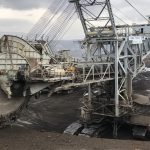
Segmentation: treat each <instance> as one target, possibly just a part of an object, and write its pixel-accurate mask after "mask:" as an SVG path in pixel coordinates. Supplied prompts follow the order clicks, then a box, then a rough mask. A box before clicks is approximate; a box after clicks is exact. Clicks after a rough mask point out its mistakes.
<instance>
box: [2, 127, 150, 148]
mask: <svg viewBox="0 0 150 150" xmlns="http://www.w3.org/2000/svg"><path fill="white" fill-rule="evenodd" d="M149 147H150V142H143V141H131V140H130V141H129V140H126V141H125V140H110V139H100V138H99V139H98V138H86V137H76V136H70V135H64V134H58V133H52V132H39V131H35V130H30V129H27V128H21V127H14V126H12V127H11V128H6V129H3V130H1V131H0V150H149V149H150V148H149Z"/></svg>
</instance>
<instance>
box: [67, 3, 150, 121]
mask: <svg viewBox="0 0 150 150" xmlns="http://www.w3.org/2000/svg"><path fill="white" fill-rule="evenodd" d="M70 2H73V3H74V4H75V6H76V9H77V12H78V15H79V17H80V20H81V23H82V26H83V29H84V33H85V40H84V42H83V47H84V49H85V50H86V61H88V62H93V63H97V62H101V63H105V64H107V63H108V64H109V63H111V67H112V68H113V70H114V73H113V74H111V78H113V79H114V82H109V84H112V86H113V87H114V95H113V96H110V97H109V98H107V97H105V98H103V97H101V95H97V96H94V94H93V91H92V88H91V86H92V85H89V90H88V95H89V96H88V98H85V99H84V100H83V107H82V112H84V113H81V114H82V115H83V116H84V115H85V116H88V115H87V114H92V115H93V114H96V115H100V116H112V117H117V118H118V117H121V116H124V115H126V114H129V113H130V112H131V111H132V109H133V107H132V106H133V101H132V79H133V78H134V77H135V76H136V75H137V74H138V73H139V72H140V71H142V69H143V68H144V63H143V59H144V58H145V57H146V55H148V54H149V52H150V39H149V38H147V37H145V36H144V35H140V36H138V35H132V31H133V29H132V27H128V26H116V25H115V20H114V17H113V12H112V8H111V4H110V0H84V1H83V0H70ZM98 11H99V13H98ZM99 67H100V65H99ZM93 68H94V67H93V66H92V67H91V69H90V70H89V72H92V71H93V70H94V69H93ZM106 68H107V67H106ZM83 74H84V73H83ZM87 75H88V74H87ZM105 77H106V76H105ZM107 78H109V76H107V77H106V78H105V79H107ZM84 79H86V76H85V78H84ZM106 84H107V83H106ZM110 86H111V85H110ZM101 88H103V87H101ZM105 93H107V92H106V90H105ZM106 95H107V94H106ZM95 97H96V98H95ZM108 99H109V100H108ZM95 106H96V107H95ZM83 110H86V111H83ZM85 116H84V117H85ZM84 117H82V118H84ZM88 118H89V117H88Z"/></svg>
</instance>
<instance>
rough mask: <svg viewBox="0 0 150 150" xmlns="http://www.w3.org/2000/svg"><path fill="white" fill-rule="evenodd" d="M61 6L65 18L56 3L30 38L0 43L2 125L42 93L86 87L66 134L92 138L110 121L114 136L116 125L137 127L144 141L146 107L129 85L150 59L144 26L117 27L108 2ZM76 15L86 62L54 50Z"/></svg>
mask: <svg viewBox="0 0 150 150" xmlns="http://www.w3.org/2000/svg"><path fill="white" fill-rule="evenodd" d="M64 2H65V0H63V1H62V2H60V1H59V7H62V10H63V12H64V13H62V15H60V14H59V12H58V11H59V7H57V5H58V4H57V3H55V6H54V7H53V9H54V8H55V9H54V11H55V13H54V14H53V15H52V14H50V12H49V10H47V12H46V13H45V14H44V17H43V18H44V19H43V18H41V19H40V21H39V22H38V23H37V24H36V26H35V27H34V28H33V29H32V30H31V31H30V33H29V34H28V35H29V36H30V37H31V38H29V39H27V40H24V39H23V38H19V37H16V36H11V35H5V36H3V37H2V38H1V40H0V53H1V55H0V83H1V84H0V86H1V89H2V90H1V94H2V95H4V93H5V94H6V95H7V96H6V95H5V97H7V98H5V99H6V100H4V99H0V107H1V106H3V104H5V103H7V107H5V108H2V109H1V110H2V112H1V111H0V114H1V118H0V123H1V125H3V124H4V123H6V122H11V120H15V119H16V117H17V115H18V114H19V113H20V111H21V110H22V109H23V108H24V107H25V106H26V105H27V103H28V101H29V99H30V97H31V96H33V95H35V96H36V97H38V95H39V93H40V92H41V91H42V90H43V89H45V88H48V89H49V96H50V95H51V94H52V93H54V92H57V91H60V90H68V89H70V88H72V87H81V86H87V87H88V88H87V93H86V94H84V96H83V100H82V107H81V121H80V123H75V124H72V125H71V127H68V128H67V129H66V130H65V133H70V132H72V131H70V130H72V128H74V129H73V132H72V134H74V133H76V132H77V130H80V131H81V133H80V134H84V133H85V134H86V133H89V132H90V134H93V133H94V132H95V131H96V130H99V131H100V129H101V128H103V126H104V125H105V122H106V120H107V121H108V120H109V122H111V124H112V125H113V135H114V136H117V132H118V128H119V126H120V122H121V123H127V124H131V125H133V126H135V127H136V128H134V129H135V130H134V134H135V135H137V136H145V134H146V132H147V130H148V126H149V124H150V121H149V120H150V117H149V116H150V115H149V112H148V111H147V109H148V108H149V106H147V107H148V108H147V109H145V104H143V103H141V102H139V99H140V98H141V96H140V95H134V93H133V91H132V80H133V79H134V78H135V77H136V76H137V75H138V74H139V73H140V72H141V71H142V70H143V69H144V68H145V64H144V61H143V60H144V59H145V58H146V56H148V55H149V54H150V36H149V34H148V33H146V34H145V33H144V32H143V29H142V28H143V25H135V26H129V25H120V26H119V25H116V24H115V19H114V13H113V12H112V5H111V3H110V0H69V2H70V4H69V3H67V4H66V5H63V4H64ZM56 8H57V9H56ZM73 8H75V9H73ZM75 12H77V14H78V16H79V19H80V21H81V24H82V27H83V30H84V34H85V39H84V41H83V42H82V43H83V44H82V47H83V48H84V50H85V52H86V55H85V61H75V59H73V58H72V57H70V56H69V55H68V51H67V50H62V51H60V52H59V54H58V55H55V54H54V53H53V50H52V49H53V48H54V47H55V45H56V41H57V40H58V39H59V38H61V36H62V35H63V34H64V32H66V27H67V26H66V23H67V22H68V21H69V20H70V18H72V17H73V15H74V14H75ZM58 14H59V15H58ZM55 16H56V17H57V18H55ZM45 18H48V19H47V20H45ZM54 18H55V19H54ZM53 19H54V20H53ZM57 21H58V22H57ZM55 27H56V28H55ZM63 29H65V30H63ZM33 33H36V36H34V37H33ZM46 33H47V34H46ZM45 34H46V35H45ZM49 34H51V36H50V37H48V36H47V35H49ZM16 97H17V98H18V97H19V98H18V101H16V100H17V99H16ZM21 97H23V99H22V100H20V99H21ZM10 98H11V101H9V100H10ZM137 101H138V102H137ZM139 108H140V111H141V113H140V115H139V111H138V110H139ZM12 109H13V110H12ZM141 118H145V119H144V121H143V120H142V121H141ZM8 120H9V121H8ZM95 123H96V127H94V129H93V124H95ZM81 129H82V130H81ZM91 130H92V131H91ZM137 130H140V131H141V134H139V132H137Z"/></svg>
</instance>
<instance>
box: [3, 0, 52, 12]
mask: <svg viewBox="0 0 150 150" xmlns="http://www.w3.org/2000/svg"><path fill="white" fill-rule="evenodd" d="M50 3H51V0H0V6H1V7H5V8H11V9H16V10H29V9H36V8H46V7H48V6H49V4H50Z"/></svg>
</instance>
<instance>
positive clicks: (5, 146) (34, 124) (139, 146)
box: [0, 73, 150, 150]
mask: <svg viewBox="0 0 150 150" xmlns="http://www.w3.org/2000/svg"><path fill="white" fill-rule="evenodd" d="M133 85H134V90H135V91H137V92H139V93H141V94H144V95H147V96H149V97H150V88H149V87H150V86H149V85H150V73H144V74H143V75H139V77H137V78H136V79H135V80H134V84H133ZM82 95H83V91H82V90H76V91H74V92H73V93H71V94H63V95H62V94H59V95H53V96H52V97H51V98H47V96H46V95H42V96H41V97H40V99H35V98H32V99H31V101H30V103H29V106H28V108H27V109H26V110H24V111H23V112H22V114H21V116H20V118H19V119H18V121H17V122H16V123H15V124H14V125H12V126H10V127H7V128H5V129H0V150H150V142H149V141H136V140H132V139H131V138H129V139H130V140H127V139H128V137H129V135H128V134H127V133H128V131H126V130H125V131H123V132H124V133H123V134H124V135H125V134H127V138H126V140H117V139H100V138H99V139H98V138H86V137H76V136H70V135H64V134H61V133H62V132H63V131H64V129H65V128H66V127H67V126H68V125H70V124H71V123H72V122H74V121H76V120H78V119H79V114H80V110H79V108H80V98H81V97H82Z"/></svg>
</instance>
